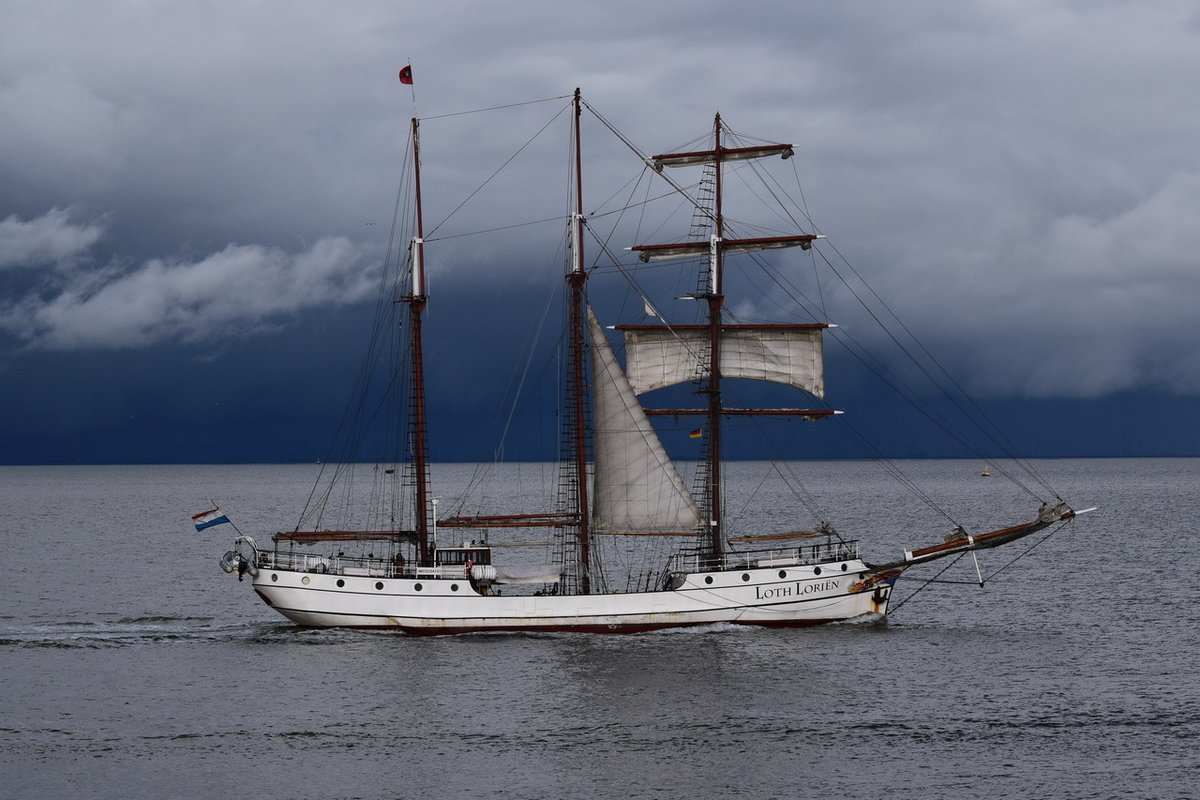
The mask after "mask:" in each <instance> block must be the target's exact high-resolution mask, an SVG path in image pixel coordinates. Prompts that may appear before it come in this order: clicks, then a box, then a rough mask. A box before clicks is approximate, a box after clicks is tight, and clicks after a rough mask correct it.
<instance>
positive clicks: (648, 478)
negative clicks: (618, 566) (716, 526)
mask: <svg viewBox="0 0 1200 800" xmlns="http://www.w3.org/2000/svg"><path fill="white" fill-rule="evenodd" d="M588 331H589V333H590V336H591V341H592V372H593V375H592V382H593V389H592V402H593V415H594V420H593V424H594V428H595V458H596V474H595V482H594V485H593V490H592V491H593V500H592V519H593V522H594V524H595V526H596V528H597V529H600V530H623V531H663V530H666V531H680V532H682V531H691V530H694V529H695V528H696V527H697V526H698V525H699V524H700V510H699V509H698V508H697V507H696V502H695V500H693V499H692V495H691V493H690V492H689V491H688V490H687V487H686V486H685V485H684V483H683V478H682V477H681V476H680V475H679V471H678V470H677V469H675V465H674V464H673V463H671V459H670V458H669V457H668V456H667V453H666V451H665V450H664V449H663V446H662V443H661V442H660V441H659V440H658V435H657V434H656V433H655V432H654V428H653V427H651V425H650V420H649V419H648V418H647V417H646V413H645V412H644V411H643V410H642V406H641V404H640V403H639V402H638V399H637V395H636V394H635V393H634V391H633V388H632V387H631V386H630V385H629V381H628V380H626V378H625V373H624V372H623V371H622V370H621V365H620V364H618V363H617V358H616V356H615V355H613V351H612V348H610V347H609V346H608V342H607V341H606V340H605V338H604V332H603V330H601V328H600V323H599V322H597V321H596V315H595V314H594V313H593V312H592V310H591V308H589V309H588Z"/></svg>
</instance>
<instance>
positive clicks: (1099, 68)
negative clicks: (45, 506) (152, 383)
mask: <svg viewBox="0 0 1200 800" xmlns="http://www.w3.org/2000/svg"><path fill="white" fill-rule="evenodd" d="M435 6H436V7H435ZM1198 23H1200V11H1198V9H1197V6H1196V5H1195V4H1194V3H1190V2H1156V3H1140V2H1082V1H1080V2H1067V1H1059V2H1050V1H1049V0H1047V1H1046V2H1035V1H1034V0H1025V1H1024V2H1022V1H1020V0H1004V1H1003V2H971V3H964V2H950V1H949V0H943V1H942V2H937V1H934V0H925V1H923V2H922V1H917V2H905V3H891V2H844V3H827V2H803V1H800V2H797V1H794V0H788V1H787V2H745V0H743V1H741V2H705V1H704V0H699V1H697V0H687V1H686V2H685V1H684V0H658V1H656V2H624V1H623V0H617V1H616V2H606V3H603V4H597V3H577V4H576V3H562V2H513V3H484V2H479V3H468V2H454V0H447V1H446V2H442V3H438V4H431V3H424V2H362V1H360V2H338V3H333V2H327V3H326V2H286V3H285V2H239V3H218V2H171V3H144V2H116V1H115V0H100V2H94V3H76V2H57V1H56V0H37V1H36V2H19V1H14V0H0V131H3V134H2V135H0V186H2V187H3V190H2V191H0V370H7V369H12V368H15V367H14V365H16V366H20V365H22V364H25V365H28V364H29V363H32V362H30V361H29V359H36V358H37V357H38V356H37V353H39V352H48V351H73V350H82V349H87V350H94V351H97V352H115V351H119V350H127V349H129V348H135V349H136V348H141V347H147V346H151V345H154V346H170V345H172V344H173V343H174V344H180V345H188V346H191V347H192V348H193V350H191V351H190V352H191V353H192V354H193V355H194V353H195V350H194V348H195V346H196V345H197V343H202V342H205V341H213V342H219V341H221V340H222V339H228V337H230V336H239V337H244V336H246V335H253V334H254V332H255V331H268V330H270V331H274V330H278V329H279V326H286V325H289V324H294V323H295V321H296V320H297V319H298V315H299V314H300V313H301V312H303V311H306V310H308V309H311V308H313V307H314V306H316V305H318V304H321V305H338V304H348V303H355V302H359V301H361V300H363V299H364V298H365V297H366V295H367V294H368V293H369V291H370V283H371V270H372V264H373V263H375V262H376V261H377V259H378V256H379V254H380V252H381V249H382V247H383V242H382V241H381V238H382V236H383V235H384V234H383V232H382V231H381V230H380V227H381V226H386V220H387V219H388V218H389V216H390V211H391V204H392V202H393V198H394V192H395V177H394V176H396V175H398V173H399V170H400V165H399V161H400V159H401V157H402V148H403V140H404V136H405V133H406V130H407V120H408V118H409V117H410V116H411V115H412V113H413V109H412V100H411V94H410V93H409V91H408V89H407V87H403V86H401V85H399V83H398V82H397V81H396V77H395V75H396V71H397V70H398V69H399V68H400V67H401V66H403V65H404V64H405V63H406V62H407V61H409V60H410V59H411V61H412V63H413V67H414V72H415V75H416V87H415V88H416V92H417V102H418V106H417V112H418V114H419V115H421V116H436V115H440V114H444V113H448V112H453V111H458V110H465V109H473V108H479V107H484V106H490V105H497V104H503V103H508V102H517V101H523V100H529V99H536V98H544V97H550V96H556V95H565V94H569V93H570V92H571V91H572V90H573V89H574V88H575V87H576V86H580V87H582V88H583V91H584V94H585V97H587V98H588V99H589V101H590V102H591V103H592V104H593V105H594V106H596V107H597V108H598V109H600V110H601V111H602V112H603V113H605V114H606V115H607V116H609V117H610V118H611V119H613V121H614V122H615V123H617V124H618V125H619V126H620V127H621V128H622V130H624V131H625V132H627V133H629V134H630V135H631V136H633V137H634V139H635V140H636V141H637V142H638V143H639V144H640V145H642V146H644V147H646V148H648V149H651V150H655V151H658V150H664V149H668V148H670V147H672V146H674V145H676V144H678V143H680V142H683V141H686V140H688V139H690V138H692V137H694V136H697V135H700V134H702V133H703V132H704V131H705V130H706V129H707V127H708V126H709V124H710V122H711V115H712V113H713V112H714V111H716V110H719V111H721V113H722V114H723V116H724V118H725V119H726V120H727V121H729V122H730V124H732V125H733V126H734V127H735V128H737V129H739V130H745V131H747V132H751V133H754V134H759V135H762V136H764V137H770V138H775V139H782V140H790V141H793V142H795V143H796V144H797V163H798V168H799V169H800V170H801V175H802V176H803V178H804V186H805V196H806V199H807V201H808V203H809V206H810V208H811V210H812V213H813V217H814V219H815V220H816V222H817V223H818V225H819V226H820V227H821V232H822V233H825V234H827V235H828V236H829V237H830V239H831V240H832V241H833V242H835V243H836V245H837V247H838V249H839V250H840V251H841V252H842V253H843V254H845V255H846V256H847V257H848V258H849V259H850V261H851V262H852V263H853V264H854V265H855V266H856V267H857V268H858V269H859V270H860V271H861V272H862V273H863V274H865V275H867V276H869V279H870V280H871V281H872V283H873V285H874V287H875V288H876V289H877V290H878V291H879V293H880V294H881V295H883V296H884V297H886V298H887V299H888V301H889V303H890V304H891V305H892V307H893V308H894V309H896V310H897V311H898V313H900V315H901V316H902V317H903V318H904V319H905V321H906V322H907V323H909V324H910V326H911V327H913V328H914V330H916V331H917V332H918V333H919V335H921V336H922V338H923V339H924V340H925V341H926V343H927V344H929V346H930V348H931V349H932V350H934V351H935V352H938V353H942V354H944V355H945V359H944V360H946V361H947V362H948V363H949V364H951V365H952V367H953V369H954V370H955V371H956V374H957V375H958V376H959V377H960V379H961V380H963V382H964V383H965V384H966V385H968V386H969V387H971V388H973V389H974V390H976V391H979V392H983V393H984V394H1001V395H1003V394H1017V395H1028V396H1035V397H1056V396H1057V397H1094V396H1099V395H1104V394H1105V393H1109V392H1113V391H1120V390H1127V389H1130V388H1134V387H1138V386H1143V385H1149V386H1150V387H1152V388H1155V389H1158V390H1164V391H1167V392H1171V393H1184V394H1195V393H1197V392H1200V358H1198V357H1197V356H1196V355H1195V347H1194V345H1193V344H1192V343H1193V342H1194V341H1196V340H1197V338H1200V314H1198V313H1197V306H1198V305H1200V304H1198V303H1197V295H1198V294H1200V275H1198V272H1200V270H1198V266H1200V265H1198V264H1197V260H1198V256H1197V253H1200V226H1197V224H1196V222H1195V220H1196V219H1197V218H1198V217H1200V191H1198V190H1200V153H1198V152H1197V146H1196V142H1197V141H1200V118H1198V117H1200V103H1197V102H1195V91H1196V90H1195V88H1194V87H1195V85H1196V82H1197V81H1196V78H1197V75H1198V74H1200V35H1198V34H1200V24H1198ZM426 136H427V137H428V138H429V140H430V144H429V147H430V149H431V150H436V151H438V152H439V156H438V163H437V166H431V170H432V175H433V176H434V179H436V180H437V181H438V182H439V185H438V190H437V192H431V194H434V195H437V196H440V197H442V198H456V197H461V196H462V195H463V193H464V192H465V191H468V190H469V188H470V186H472V185H474V182H476V181H477V180H478V179H479V178H480V175H479V174H478V173H479V172H480V171H481V170H484V169H488V168H490V166H491V165H493V164H494V163H495V159H496V158H497V157H499V156H498V154H501V153H504V152H507V151H508V149H509V148H510V147H511V145H512V143H513V142H514V141H516V139H515V138H510V137H509V135H508V134H507V132H506V131H503V130H494V129H483V130H481V129H478V128H474V129H472V128H470V126H457V127H456V126H454V125H452V124H448V123H447V124H444V125H443V124H441V123H437V122H432V123H430V124H429V126H428V128H427V133H426ZM447 154H452V155H454V156H455V159H456V161H455V163H452V164H448V163H447V161H448V159H446V158H444V156H446V155H447ZM556 169H557V166H555V165H550V166H548V168H547V171H546V176H547V178H546V182H547V185H548V186H550V187H552V188H551V191H550V193H549V194H548V197H549V199H551V200H554V199H557V196H556V195H554V194H553V191H554V189H553V187H554V186H555V185H556V184H554V181H557V180H559V174H558V173H557V172H556V171H555V170H556ZM553 210H554V209H552V211H553ZM478 211H480V212H482V213H484V214H486V213H490V212H491V211H493V209H490V208H486V207H485V208H481V209H478ZM370 223H378V224H370ZM508 261H512V262H515V263H516V262H519V261H520V259H504V258H499V259H497V263H500V264H503V263H507V262H508ZM465 272H466V270H464V269H463V268H462V265H461V262H456V267H455V268H453V269H451V268H448V269H447V271H446V272H445V273H444V274H443V285H442V286H441V288H442V290H445V288H446V286H445V282H446V281H449V282H453V281H456V280H460V279H461V276H462V275H463V274H464V273H465ZM473 275H474V277H473V279H474V280H483V281H488V280H495V281H497V282H499V281H501V280H502V279H503V277H504V269H503V268H502V267H501V268H500V269H498V270H495V271H492V270H487V271H478V270H477V271H475V272H474V273H473ZM0 374H2V373H0Z"/></svg>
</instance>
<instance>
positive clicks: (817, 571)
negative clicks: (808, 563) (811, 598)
mask: <svg viewBox="0 0 1200 800" xmlns="http://www.w3.org/2000/svg"><path fill="white" fill-rule="evenodd" d="M820 574H821V568H820V567H813V575H820Z"/></svg>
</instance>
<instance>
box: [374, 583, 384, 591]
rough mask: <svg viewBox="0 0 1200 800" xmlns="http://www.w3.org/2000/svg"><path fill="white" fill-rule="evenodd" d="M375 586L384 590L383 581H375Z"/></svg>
mask: <svg viewBox="0 0 1200 800" xmlns="http://www.w3.org/2000/svg"><path fill="white" fill-rule="evenodd" d="M375 588H376V589H379V590H380V591H383V581H375Z"/></svg>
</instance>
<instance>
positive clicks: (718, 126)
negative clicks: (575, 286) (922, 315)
mask: <svg viewBox="0 0 1200 800" xmlns="http://www.w3.org/2000/svg"><path fill="white" fill-rule="evenodd" d="M723 134H724V128H723V126H722V123H721V115H720V114H717V115H716V116H715V117H714V120H713V147H712V149H710V150H699V151H692V152H686V153H665V154H661V155H657V156H653V157H652V158H651V163H652V164H653V166H654V168H655V169H656V170H657V171H659V172H661V171H662V169H663V168H664V167H684V166H691V165H711V167H712V170H713V174H714V197H713V206H712V209H711V211H710V212H709V213H710V215H711V230H712V233H711V235H710V237H709V240H708V241H707V242H704V241H689V242H681V243H676V244H657V245H642V246H637V247H633V248H631V249H632V250H634V251H635V252H638V253H639V254H640V257H641V259H642V260H643V261H650V260H657V259H661V258H677V257H687V256H695V255H700V254H702V253H703V252H704V251H705V250H707V254H708V267H707V276H706V278H707V279H706V280H705V282H704V287H705V288H704V290H703V291H702V292H701V293H700V294H699V295H698V296H697V297H696V299H697V300H703V301H705V304H706V307H707V312H706V314H707V321H706V323H705V324H704V325H703V326H683V327H684V328H693V329H694V327H702V328H703V330H704V332H705V333H706V339H707V347H706V350H707V352H706V353H704V356H703V358H702V359H701V363H700V364H699V368H700V370H701V371H702V373H703V374H704V375H705V376H706V377H705V379H704V381H703V388H702V389H701V390H700V391H701V392H702V393H703V394H704V395H705V396H706V398H707V403H706V404H705V408H704V409H702V410H696V411H693V410H689V409H669V410H668V409H662V410H659V411H658V412H657V413H659V414H680V413H684V414H687V413H693V414H694V413H699V414H702V415H704V416H705V417H706V421H705V433H706V435H707V437H708V441H707V447H706V451H707V452H706V458H705V463H704V473H705V474H704V487H703V495H704V498H703V499H704V501H705V506H706V508H705V510H706V512H707V519H706V520H705V522H706V524H707V528H708V532H707V537H706V550H707V554H708V557H709V558H710V559H711V560H712V561H713V562H714V563H720V561H721V559H722V557H723V554H724V549H725V533H724V523H723V509H722V487H721V477H722V475H721V463H722V452H721V451H722V424H721V423H722V417H723V416H724V415H726V414H729V413H737V414H753V413H774V414H778V413H799V414H802V415H804V416H808V417H817V416H823V415H824V414H826V413H831V412H826V411H824V410H815V411H813V410H800V409H775V410H765V409H764V410H758V409H727V408H725V407H724V403H723V400H722V390H721V384H722V380H723V378H724V368H725V364H726V359H725V357H724V356H723V352H722V350H723V346H724V342H725V340H726V338H727V337H728V336H729V334H730V333H731V332H732V331H733V329H734V328H736V329H738V330H740V331H742V332H744V333H751V334H752V333H753V332H755V331H759V330H766V329H768V328H773V329H777V330H778V329H790V330H800V329H815V328H824V327H827V326H826V325H823V324H817V325H794V326H752V325H738V326H726V325H724V324H723V322H722V317H723V309H724V306H725V293H724V268H725V255H726V253H731V252H750V251H755V250H766V249H776V248H783V247H796V246H799V247H803V248H804V249H808V248H809V247H811V246H812V242H813V240H814V239H817V238H818V237H817V236H815V235H812V234H798V235H792V236H777V237H762V238H754V239H737V238H727V237H726V231H725V215H724V209H723V205H722V202H723V200H722V197H723V185H722V184H723V180H724V167H725V163H726V162H727V161H736V160H742V159H750V158H765V157H770V156H779V157H782V158H785V159H786V158H790V157H791V156H792V155H793V149H792V146H791V145H790V144H770V145H761V146H754V147H726V146H725V143H724V135H723ZM618 327H619V329H621V330H624V331H636V330H641V331H646V332H647V333H648V334H649V338H653V337H654V336H655V335H656V334H654V333H653V332H652V331H653V330H654V329H656V328H658V329H661V326H618ZM682 330H683V328H680V327H674V328H671V329H670V335H671V336H674V337H676V338H679V335H680V332H681V331H682ZM694 332H695V333H697V334H698V333H700V331H694ZM685 335H686V334H685ZM697 344H698V343H697ZM818 348H819V343H818ZM818 355H819V354H818ZM735 372H736V368H735ZM738 376H739V377H745V376H742V375H738ZM755 377H757V376H755ZM766 379H767V380H778V378H766ZM672 382H678V381H663V382H660V383H659V384H658V385H660V386H661V385H669V383H672ZM784 382H792V381H784ZM797 385H799V384H797ZM650 388H655V387H650ZM800 388H805V389H808V390H810V391H813V392H814V393H816V394H820V393H821V392H820V391H818V390H817V389H816V387H815V386H808V385H801V387H800ZM647 413H655V412H652V411H648V412H647Z"/></svg>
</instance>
